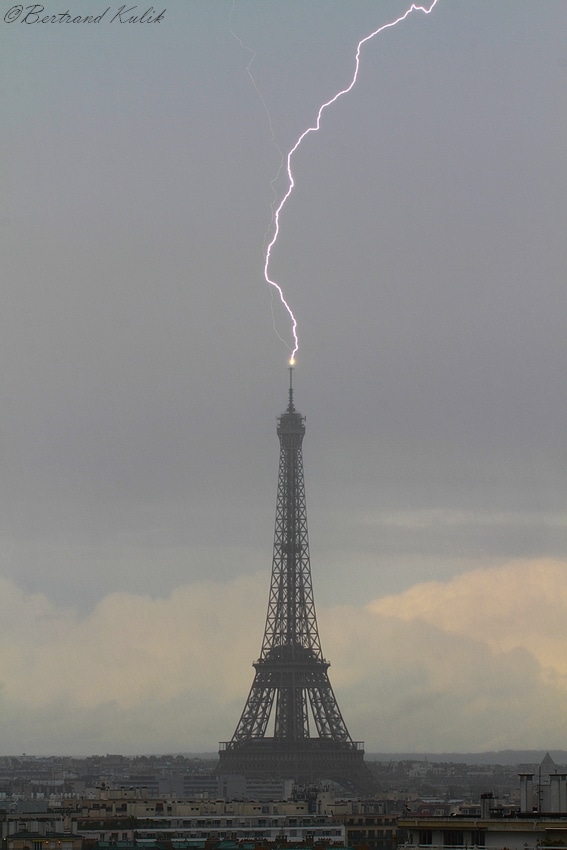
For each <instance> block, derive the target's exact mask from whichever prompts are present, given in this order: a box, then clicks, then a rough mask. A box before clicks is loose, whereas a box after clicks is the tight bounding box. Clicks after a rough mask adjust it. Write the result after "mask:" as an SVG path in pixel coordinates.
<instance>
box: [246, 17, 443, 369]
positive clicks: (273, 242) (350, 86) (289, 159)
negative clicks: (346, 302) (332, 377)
mask: <svg viewBox="0 0 567 850" xmlns="http://www.w3.org/2000/svg"><path fill="white" fill-rule="evenodd" d="M437 3H438V0H432V2H431V3H430V4H429V6H420V5H419V4H417V3H412V4H411V6H410V7H409V8H408V9H406V11H405V12H404V13H403V15H400V17H399V18H396V19H395V20H394V21H390V22H389V23H387V24H383V25H382V26H381V27H378V29H376V30H374V32H371V33H370V34H369V35H366V36H364V38H361V39H360V41H359V42H358V45H357V47H356V54H355V63H354V73H353V75H352V79H351V81H350V83H349V84H348V86H347V87H346V88H344V89H341V90H340V91H338V92H337V93H336V94H334V95H333V97H332V98H331V99H330V100H327V101H326V102H325V103H323V104H321V106H320V107H319V111H318V112H317V118H316V120H315V123H314V125H313V126H312V127H308V128H307V129H306V130H304V131H303V133H302V134H301V135H300V136H299V138H298V139H297V141H296V142H295V144H294V145H293V147H292V148H291V150H290V151H289V153H288V154H287V158H286V168H287V180H288V187H287V191H286V192H285V194H284V196H283V198H282V199H281V201H280V203H279V204H278V206H277V207H276V208H275V212H274V213H273V228H274V229H273V235H272V238H271V240H270V242H269V243H268V245H267V247H266V251H265V254H264V278H265V280H266V283H268V284H269V285H270V286H271V287H272V288H273V289H275V290H276V292H277V294H278V295H279V298H280V301H281V303H282V304H283V306H284V307H285V309H286V310H287V312H288V314H289V318H290V320H291V333H292V336H293V347H291V346H289V345H287V343H285V344H286V345H287V347H288V348H289V350H290V352H291V356H290V359H289V362H290V365H292V366H293V364H294V363H295V355H296V354H297V350H298V348H299V338H298V335H297V319H296V318H295V316H294V314H293V310H292V309H291V307H290V305H289V304H288V302H287V300H286V298H285V296H284V293H283V289H282V287H281V286H280V284H279V283H277V281H275V280H272V278H271V277H270V260H271V258H272V251H273V249H274V247H275V245H276V242H277V241H278V236H279V234H280V216H281V213H282V211H283V208H284V207H285V205H286V203H287V201H288V199H289V197H290V195H291V193H292V192H293V189H294V187H295V179H294V177H293V172H292V170H291V162H292V159H293V157H294V156H295V154H296V152H297V150H298V148H299V147H300V145H301V143H302V142H303V140H304V139H305V138H306V137H307V136H309V135H310V134H311V133H316V132H317V131H318V130H319V128H320V126H321V118H322V116H323V113H324V111H325V110H326V109H328V108H329V106H332V105H333V104H334V103H336V102H337V100H339V98H341V97H343V96H344V95H345V94H348V93H349V92H350V91H352V89H353V88H354V86H355V85H356V81H357V79H358V72H359V69H360V52H361V50H362V47H363V46H364V45H365V44H366V43H367V42H368V41H372V39H373V38H376V36H377V35H380V33H382V32H384V30H387V29H391V28H392V27H395V26H397V25H398V24H401V23H402V21H405V19H406V18H407V17H408V16H409V15H411V13H412V12H423V13H424V14H425V15H429V14H430V13H431V12H432V11H433V9H434V8H435V6H436V5H437ZM250 64H251V63H250ZM248 72H250V65H249V66H248ZM254 85H255V86H256V84H255V83H254ZM262 100H263V99H262ZM264 105H265V104H264ZM278 173H279V172H278ZM272 185H273V182H272ZM278 336H279V334H278ZM280 339H281V337H280Z"/></svg>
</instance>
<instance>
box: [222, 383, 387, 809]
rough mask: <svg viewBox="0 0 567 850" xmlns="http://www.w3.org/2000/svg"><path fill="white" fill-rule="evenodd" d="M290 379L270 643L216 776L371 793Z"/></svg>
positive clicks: (281, 433)
mask: <svg viewBox="0 0 567 850" xmlns="http://www.w3.org/2000/svg"><path fill="white" fill-rule="evenodd" d="M289 375H290V378H289V401H288V405H287V409H286V411H285V413H282V415H281V416H280V417H279V418H278V427H277V434H278V437H279V441H280V464H279V474H278V495H277V504H276V526H275V534H274V556H273V561H272V578H271V585H270V597H269V601H268V614H267V617H266V626H265V630H264V639H263V641H262V649H261V652H260V657H259V659H258V660H257V661H256V662H255V663H254V665H253V666H254V669H255V671H256V673H255V676H254V681H253V683H252V687H251V689H250V693H249V695H248V699H247V700H246V704H245V706H244V710H243V712H242V715H241V717H240V720H239V721H238V725H237V727H236V730H235V732H234V735H233V736H232V739H231V740H230V741H227V742H221V744H220V751H219V756H220V763H219V766H218V768H217V774H219V775H229V774H233V775H243V776H246V777H254V778H257V777H274V778H280V779H294V780H295V781H296V782H298V783H300V784H311V783H314V782H317V781H319V780H322V779H332V780H335V781H337V782H338V783H339V784H341V785H342V786H344V787H346V788H350V789H353V790H357V791H359V792H362V793H369V792H371V791H372V790H373V789H374V787H375V786H374V781H373V778H372V774H371V773H370V770H369V768H368V766H367V765H366V764H365V763H364V748H363V744H362V743H361V742H359V741H353V739H352V738H351V736H350V734H349V732H348V729H347V727H346V724H345V722H344V720H343V717H342V714H341V712H340V709H339V706H338V704H337V700H336V698H335V695H334V693H333V689H332V687H331V683H330V681H329V675H328V672H327V671H328V669H329V662H328V661H326V660H325V658H324V657H323V653H322V651H321V642H320V640H319V631H318V628H317V618H316V615H315V603H314V599H313V588H312V584H311V566H310V561H309V540H308V535H307V510H306V503H305V485H304V480H303V455H302V442H303V436H304V434H305V418H304V417H303V416H302V415H301V414H300V413H298V412H297V410H296V409H295V406H294V403H293V384H292V375H293V370H292V368H291V367H290V370H289ZM272 715H273V725H272V727H271V730H272V731H271V734H269V723H270V718H271V716H272ZM313 726H314V727H315V729H316V732H317V734H316V735H314V736H312V735H311V728H312V727H313Z"/></svg>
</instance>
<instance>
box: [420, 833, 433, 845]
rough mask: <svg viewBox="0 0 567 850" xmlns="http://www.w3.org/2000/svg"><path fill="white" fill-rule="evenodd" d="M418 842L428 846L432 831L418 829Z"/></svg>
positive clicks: (431, 838) (431, 839) (431, 841)
mask: <svg viewBox="0 0 567 850" xmlns="http://www.w3.org/2000/svg"><path fill="white" fill-rule="evenodd" d="M419 843H420V844H421V845H423V846H430V845H431V844H433V832H432V830H430V829H420V830H419Z"/></svg>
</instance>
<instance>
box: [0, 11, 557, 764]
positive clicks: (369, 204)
mask: <svg viewBox="0 0 567 850" xmlns="http://www.w3.org/2000/svg"><path fill="white" fill-rule="evenodd" d="M72 4H73V8H75V7H77V8H78V6H79V4H77V3H76V0H72ZM408 5H409V3H407V2H403V0H399V1H398V0H349V3H348V4H347V3H345V2H341V0H310V2H306V0H235V2H232V0H227V2H224V0H211V2H208V3H204V2H202V0H169V3H168V5H167V8H166V12H165V15H164V16H163V20H162V21H161V22H160V23H155V24H136V25H134V24H126V23H125V24H120V22H117V23H113V24H111V23H108V22H106V21H101V22H100V24H92V25H89V24H84V25H83V24H77V25H71V24H69V25H67V24H61V25H59V24H53V25H51V24H41V23H38V24H34V25H26V24H25V23H22V22H21V21H16V22H15V23H8V22H7V16H8V12H9V10H10V9H11V8H12V6H13V4H11V3H7V2H3V3H2V19H1V20H0V27H1V29H2V36H3V42H4V46H3V49H2V51H1V59H0V62H1V63H2V74H1V79H2V81H3V82H2V89H3V107H2V115H3V121H2V124H3V153H4V175H5V180H4V182H5V186H6V191H5V193H4V198H3V202H2V211H1V214H0V234H1V239H2V255H3V258H4V263H3V265H4V273H3V294H4V307H3V310H2V311H1V314H0V322H1V332H0V349H1V351H2V363H3V369H2V372H1V381H2V393H1V398H2V400H3V404H2V414H1V418H0V423H1V428H0V433H1V440H0V446H1V451H2V464H1V468H2V475H1V476H0V505H1V510H0V517H1V518H2V520H1V526H0V528H1V531H2V536H1V538H0V547H1V549H0V551H1V554H2V559H1V562H0V563H1V567H0V587H1V593H0V682H1V689H0V700H1V711H2V717H3V723H2V727H1V730H0V752H1V753H4V754H10V753H20V752H29V753H36V754H42V753H53V752H58V753H76V754H88V753H97V752H100V753H105V752H121V753H126V754H128V753H150V752H155V753H157V752H187V751H193V752H206V751H208V752H212V751H215V750H216V748H217V742H218V740H226V739H228V738H229V737H230V735H231V734H232V732H233V730H234V727H235V724H236V722H237V720H238V717H239V715H240V712H241V710H242V706H243V704H244V701H245V699H246V695H247V693H248V689H249V687H250V684H251V681H252V675H253V670H252V667H251V663H252V661H253V660H254V659H255V658H256V657H257V656H258V652H259V649H260V642H261V636H262V628H263V624H264V618H265V614H266V602H267V595H268V588H269V578H270V566H271V555H272V539H273V523H274V506H275V496H276V483H277V482H276V476H277V457H278V441H277V437H276V432H275V427H276V416H277V415H278V414H279V413H281V412H282V410H283V409H284V407H285V404H286V400H287V399H286V392H287V380H288V376H287V371H286V370H287V359H288V357H289V352H288V349H287V348H286V346H285V345H283V344H282V342H281V341H280V340H279V339H278V336H277V335H276V334H275V333H274V328H273V322H272V313H271V309H272V308H271V300H272V299H271V294H270V291H269V287H268V286H267V285H266V283H265V282H264V280H263V246H264V245H265V235H266V233H268V232H269V228H270V222H271V212H270V204H271V202H272V201H273V193H272V189H271V182H270V181H272V180H273V178H274V177H275V175H276V174H277V172H278V168H279V165H280V155H279V153H278V147H279V149H280V150H281V151H284V152H285V151H287V150H289V148H290V147H291V146H292V145H293V144H294V142H295V140H296V139H297V137H298V136H299V134H300V133H301V132H303V130H305V129H306V127H308V126H309V125H310V124H312V123H313V119H314V117H315V115H316V113H317V109H318V108H319V106H320V105H321V103H322V102H324V101H325V100H327V99H328V98H329V97H331V96H332V95H333V93H334V92H335V91H337V90H338V89H340V88H342V87H344V86H345V85H346V84H348V82H349V81H350V79H351V76H352V71H353V67H354V51H355V49H356V44H357V42H358V41H359V40H360V39H361V38H362V37H363V36H364V35H365V34H366V33H368V32H370V31H372V30H374V29H376V28H377V27H379V26H381V25H382V24H383V23H386V22H387V21H390V20H393V19H395V18H396V17H398V16H399V15H400V14H402V13H403V11H404V10H405V9H407V7H408ZM45 6H46V9H47V10H48V11H49V12H51V11H53V12H61V11H64V9H63V7H59V6H58V5H57V4H54V5H53V8H52V7H51V6H49V4H45ZM105 8H106V4H105V3H103V2H99V0H84V2H82V3H81V4H80V10H81V14H85V15H86V14H91V15H96V14H100V13H102V12H103V10H104V9H105ZM113 8H114V7H113ZM155 8H156V11H157V12H161V10H162V7H159V8H158V7H155ZM144 9H145V7H144ZM144 9H142V7H141V6H140V11H141V12H142V11H144ZM566 31H567V5H566V4H565V3H564V2H563V1H562V0H540V2H538V3H533V2H518V0H515V2H512V0H499V2H497V3H486V2H484V3H478V2H477V3H456V2H454V0H453V2H451V0H439V2H438V3H437V5H436V7H435V9H434V10H433V11H432V13H431V14H430V15H423V14H421V13H414V14H412V15H411V16H410V17H409V18H408V19H407V20H406V21H404V22H403V24H401V25H399V26H398V27H396V28H395V29H391V30H388V31H387V32H385V33H383V34H382V35H380V37H379V38H377V39H376V40H375V41H373V42H371V43H368V44H367V45H366V46H365V48H364V50H363V52H362V56H361V69H360V76H359V80H358V83H357V86H356V87H355V88H354V89H353V91H352V92H351V93H350V94H349V95H348V97H345V98H342V99H341V101H340V103H338V104H336V105H335V107H334V108H333V109H332V110H329V111H328V112H327V113H326V114H325V117H324V120H323V122H322V126H321V130H320V132H319V133H318V134H317V136H316V137H311V138H309V139H308V140H306V142H305V144H304V145H303V146H302V149H301V152H300V153H298V155H297V157H296V159H295V160H294V173H295V177H296V181H297V185H296V189H295V191H294V194H293V197H292V198H291V199H290V202H289V204H288V205H287V206H286V210H285V213H284V215H283V216H282V223H281V227H282V231H281V236H280V239H279V241H278V245H277V248H276V250H275V251H274V255H273V261H272V271H273V273H274V274H275V275H276V277H277V279H278V280H279V281H280V283H281V284H282V286H283V288H284V290H285V292H286V297H288V299H289V302H290V303H291V305H292V306H293V309H294V312H295V314H296V316H297V319H298V323H299V324H298V329H299V337H300V349H299V353H298V358H297V366H296V370H295V378H294V382H295V401H296V405H297V408H298V410H299V411H301V413H303V414H305V415H306V417H307V421H306V428H307V433H306V437H305V442H304V459H305V474H306V488H307V508H308V517H309V528H310V543H311V562H312V570H313V584H314V591H315V601H316V607H317V615H318V621H319V631H320V635H321V641H322V645H323V651H324V654H325V656H326V657H327V658H328V659H329V660H330V661H331V663H332V667H331V670H330V676H331V679H332V683H333V687H334V689H335V691H336V694H337V698H338V700H339V703H340V706H341V710H342V712H343V714H344V716H345V719H346V721H347V723H348V727H349V730H350V731H351V733H352V735H353V736H354V737H355V738H356V739H357V740H364V741H365V742H366V750H367V751H368V752H375V751H379V752H382V753H384V752H396V751H397V752H418V753H427V752H455V751H458V752H465V751H470V752H480V751H483V750H500V749H508V748H513V749H532V748H533V749H540V748H543V749H544V750H545V749H553V748H561V747H564V744H565V739H566V733H567V716H566V713H565V700H566V697H567V661H566V659H567V651H566V650H567V636H566V632H565V622H566V616H567V590H566V587H567V584H566V578H567V537H566V526H567V522H566V518H565V502H566V483H567V481H566V465H565V433H566V430H567V410H566V405H565V398H566V386H565V381H566V379H565V375H566V374H567V369H566V366H567V364H566V349H565V338H566V336H567V327H566V326H567V310H566V309H565V308H566V296H565V293H566V289H565V269H566V261H567V255H566V247H565V246H566V242H565V232H566V229H567V221H566V218H567V214H566V205H565V198H566V197H567V192H566V190H567V185H566V183H567V167H566V161H565V150H566V149H567V123H566V117H567V115H566V110H565V88H566V82H567V47H566V45H565V38H564V34H565V32H566ZM254 53H255V56H254ZM253 56H254V61H253V63H252V64H251V65H250V64H249V63H250V61H251V59H252V57H253ZM248 67H249V69H250V71H251V72H252V74H253V77H254V81H255V84H256V86H257V89H255V87H254V85H253V84H252V81H251V79H250V77H249V74H248V73H247V68H248ZM258 92H260V93H261V97H260V96H259V94H258ZM262 98H263V101H264V103H265V106H266V107H267V110H268V112H269V118H270V120H269V121H268V117H267V114H266V110H265V108H264V105H263V102H262ZM270 122H271V127H272V130H273V136H274V139H275V144H274V140H273V139H272V136H271V131H270ZM282 185H283V183H282V180H281V178H280V180H278V181H277V182H276V184H275V187H276V189H277V190H278V191H281V189H282ZM273 310H274V321H275V324H276V327H277V330H278V333H279V335H280V336H281V337H282V338H283V339H284V340H285V341H286V342H289V343H291V337H290V326H289V320H288V317H287V314H285V312H284V311H283V310H282V309H281V308H280V306H279V305H278V303H277V301H274V302H273Z"/></svg>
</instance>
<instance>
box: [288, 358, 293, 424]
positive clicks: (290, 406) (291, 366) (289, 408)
mask: <svg viewBox="0 0 567 850" xmlns="http://www.w3.org/2000/svg"><path fill="white" fill-rule="evenodd" d="M288 410H289V412H290V413H292V412H293V410H294V407H293V363H290V364H289V405H288Z"/></svg>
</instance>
